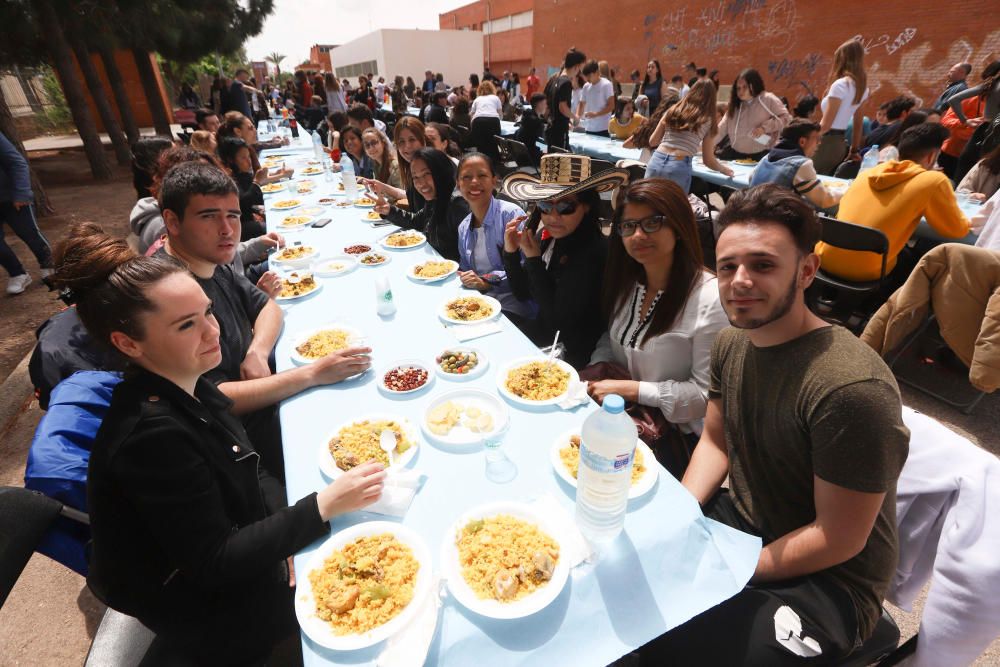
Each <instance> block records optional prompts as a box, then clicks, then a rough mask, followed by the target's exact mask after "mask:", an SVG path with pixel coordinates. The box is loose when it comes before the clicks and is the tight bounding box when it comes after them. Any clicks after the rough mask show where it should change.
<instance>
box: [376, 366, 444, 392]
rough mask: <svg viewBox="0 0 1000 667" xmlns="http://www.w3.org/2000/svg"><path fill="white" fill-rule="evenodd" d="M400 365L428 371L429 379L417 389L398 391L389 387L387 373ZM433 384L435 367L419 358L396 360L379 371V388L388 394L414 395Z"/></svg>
mask: <svg viewBox="0 0 1000 667" xmlns="http://www.w3.org/2000/svg"><path fill="white" fill-rule="evenodd" d="M400 366H405V367H409V368H420V369H423V370H425V371H427V381H426V382H424V383H423V384H422V385H420V386H419V387H417V388H416V389H410V390H409V391H396V390H394V389H389V387H387V386H386V384H385V374H386V373H388V372H389V371H391V370H392V369H394V368H399V367H400ZM432 384H434V369H432V368H431V367H430V366H428V365H427V364H426V363H424V362H423V361H420V360H418V359H403V360H402V361H396V362H393V363H391V364H389V365H388V366H386V367H385V368H382V369H380V370H379V371H378V388H379V390H380V391H382V392H383V393H384V394H386V395H387V396H412V395H413V394H416V393H417V392H421V391H424V390H425V389H427V388H428V387H430V386H431V385H432Z"/></svg>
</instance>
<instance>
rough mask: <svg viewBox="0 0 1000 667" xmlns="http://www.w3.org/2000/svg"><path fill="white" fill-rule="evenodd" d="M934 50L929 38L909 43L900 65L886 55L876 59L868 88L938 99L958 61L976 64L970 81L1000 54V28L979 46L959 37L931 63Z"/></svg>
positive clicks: (870, 65)
mask: <svg viewBox="0 0 1000 667" xmlns="http://www.w3.org/2000/svg"><path fill="white" fill-rule="evenodd" d="M932 50H933V46H932V44H931V43H930V42H929V41H927V42H923V43H921V44H912V45H909V46H907V48H906V50H905V51H904V52H901V53H902V55H899V56H898V64H897V65H896V66H895V67H893V66H892V64H891V61H895V60H896V57H893V58H890V59H889V60H888V61H887V60H886V59H884V58H872V59H870V60H869V61H868V87H869V88H870V89H871V91H872V95H873V96H874V95H875V93H876V92H877V91H880V90H881V91H882V93H881V94H880V95H879V97H880V98H886V97H887V96H889V95H893V94H895V95H909V96H911V97H915V98H917V101H918V103H919V104H921V105H922V104H923V102H924V99H926V100H927V101H928V102H930V101H932V100H933V99H934V96H936V95H938V94H939V93H940V92H941V90H943V89H944V85H945V80H946V78H947V75H948V70H949V69H950V68H951V66H952V65H954V64H955V63H960V62H967V63H972V65H973V71H972V76H971V77H970V83H971V82H975V81H977V80H978V79H979V72H980V70H981V69H982V68H983V67H984V66H985V65H986V63H987V61H988V60H990V59H993V58H996V57H997V54H1000V30H994V31H993V32H991V33H990V34H988V35H986V37H985V38H983V40H982V42H981V43H980V44H978V45H976V44H975V43H973V41H972V40H971V39H969V38H968V37H962V38H960V39H956V40H955V41H954V42H952V43H951V46H949V47H948V50H947V51H946V52H945V53H946V55H945V56H944V57H942V58H939V59H937V60H934V61H933V62H928V61H927V58H928V56H929V55H930V53H931V51H932Z"/></svg>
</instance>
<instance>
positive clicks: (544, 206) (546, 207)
mask: <svg viewBox="0 0 1000 667" xmlns="http://www.w3.org/2000/svg"><path fill="white" fill-rule="evenodd" d="M579 205H580V203H579V202H576V201H573V200H566V199H563V200H560V201H557V202H551V201H540V202H538V204H537V206H538V210H539V211H541V212H542V213H546V214H548V213H552V211H553V210H554V211H555V212H556V213H558V214H559V215H573V214H574V213H576V209H577V207H578V206H579Z"/></svg>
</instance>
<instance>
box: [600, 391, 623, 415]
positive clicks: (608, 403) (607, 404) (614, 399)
mask: <svg viewBox="0 0 1000 667" xmlns="http://www.w3.org/2000/svg"><path fill="white" fill-rule="evenodd" d="M602 405H603V407H604V411H605V412H610V413H611V414H613V415H616V414H618V413H619V412H624V411H625V399H624V398H622V397H621V396H619V395H618V394H608V395H607V396H605V397H604V403H603V404H602Z"/></svg>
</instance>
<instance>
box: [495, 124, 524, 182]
mask: <svg viewBox="0 0 1000 667" xmlns="http://www.w3.org/2000/svg"><path fill="white" fill-rule="evenodd" d="M493 139H494V140H495V141H496V143H497V151H498V152H499V154H500V162H499V163H498V164H497V165H496V168H497V174H498V175H499V176H501V177H503V176H506V175H507V174H509V173H511V172H512V171H515V170H516V169H517V167H518V164H517V160H515V159H514V155H513V153H512V151H511V148H510V145H509V144H508V140H507V138H506V137H501V136H500V135H498V134H497V135H494V136H493Z"/></svg>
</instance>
